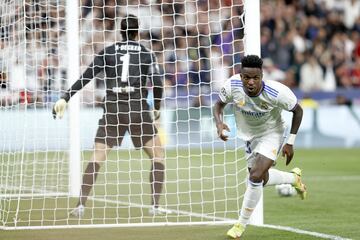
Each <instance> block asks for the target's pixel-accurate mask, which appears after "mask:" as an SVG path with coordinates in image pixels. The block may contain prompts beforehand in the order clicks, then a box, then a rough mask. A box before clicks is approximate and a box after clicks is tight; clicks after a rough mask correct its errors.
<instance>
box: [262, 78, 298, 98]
mask: <svg viewBox="0 0 360 240" xmlns="http://www.w3.org/2000/svg"><path fill="white" fill-rule="evenodd" d="M264 91H265V92H267V93H268V94H269V95H271V96H273V97H277V96H278V95H279V94H282V93H288V92H291V90H290V88H288V87H287V86H286V85H284V84H282V83H280V82H278V81H272V80H265V81H264Z"/></svg>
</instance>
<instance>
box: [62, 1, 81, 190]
mask: <svg viewBox="0 0 360 240" xmlns="http://www.w3.org/2000/svg"><path fill="white" fill-rule="evenodd" d="M79 12H80V11H79V2H78V1H73V0H66V15H65V21H66V28H67V46H68V47H67V53H68V54H67V78H68V83H69V84H68V87H70V86H71V85H72V84H73V83H75V82H76V81H77V80H78V78H79V76H80V57H79V55H80V49H79V48H80V41H79V21H80V19H79ZM79 110H80V98H79V95H75V96H74V97H73V98H72V99H71V101H70V102H69V109H68V111H69V114H67V116H68V118H69V162H70V164H69V193H70V195H71V196H73V197H77V196H78V195H79V190H80V186H81V156H80V153H81V148H80V127H79V126H80V122H79V121H80V120H79Z"/></svg>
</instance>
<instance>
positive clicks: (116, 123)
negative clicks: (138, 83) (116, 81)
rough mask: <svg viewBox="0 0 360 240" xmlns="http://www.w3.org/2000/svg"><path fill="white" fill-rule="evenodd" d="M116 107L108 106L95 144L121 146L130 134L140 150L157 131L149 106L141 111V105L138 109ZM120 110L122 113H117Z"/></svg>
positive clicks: (100, 121)
mask: <svg viewBox="0 0 360 240" xmlns="http://www.w3.org/2000/svg"><path fill="white" fill-rule="evenodd" d="M116 105H117V104H114V105H113V104H106V106H105V110H104V114H103V116H102V118H101V119H100V120H99V127H98V130H97V133H96V137H95V142H97V143H103V144H106V145H108V146H109V147H113V146H120V145H121V142H122V140H123V138H124V136H125V134H126V133H127V132H128V133H129V135H130V137H131V139H132V142H133V144H134V146H135V147H136V148H140V147H142V146H144V145H145V144H146V143H147V142H148V141H149V140H151V139H152V138H154V136H155V135H156V133H157V129H156V127H155V124H154V122H153V119H152V117H151V115H150V111H149V110H148V109H149V108H148V106H143V107H141V109H140V108H139V104H137V105H136V107H131V104H129V105H130V107H129V106H128V104H121V106H119V105H117V106H116ZM124 105H125V106H124ZM120 109H121V111H117V110H120ZM129 110H131V111H129Z"/></svg>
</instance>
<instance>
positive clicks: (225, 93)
mask: <svg viewBox="0 0 360 240" xmlns="http://www.w3.org/2000/svg"><path fill="white" fill-rule="evenodd" d="M219 98H220V100H221V101H222V102H224V103H229V102H231V101H232V100H233V96H232V92H231V81H230V79H228V80H226V81H225V83H224V85H223V86H222V88H221V89H220V92H219Z"/></svg>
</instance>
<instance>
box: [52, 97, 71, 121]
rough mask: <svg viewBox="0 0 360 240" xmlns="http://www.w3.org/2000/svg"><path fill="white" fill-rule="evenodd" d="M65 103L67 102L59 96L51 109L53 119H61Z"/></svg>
mask: <svg viewBox="0 0 360 240" xmlns="http://www.w3.org/2000/svg"><path fill="white" fill-rule="evenodd" d="M66 105H67V102H66V101H65V99H63V98H60V99H59V100H57V101H56V103H55V105H54V107H53V110H52V114H53V118H54V119H56V118H59V119H61V118H62V117H63V116H64V112H65V109H66Z"/></svg>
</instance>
